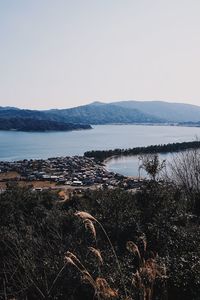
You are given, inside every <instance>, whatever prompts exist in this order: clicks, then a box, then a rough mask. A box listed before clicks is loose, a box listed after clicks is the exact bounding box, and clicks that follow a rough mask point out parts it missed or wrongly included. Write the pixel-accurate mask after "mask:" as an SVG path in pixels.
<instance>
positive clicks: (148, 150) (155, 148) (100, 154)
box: [84, 141, 200, 161]
mask: <svg viewBox="0 0 200 300" xmlns="http://www.w3.org/2000/svg"><path fill="white" fill-rule="evenodd" d="M199 148H200V142H199V141H192V142H183V143H169V144H163V145H151V146H147V147H136V148H129V149H114V150H92V151H87V152H85V153H84V155H85V156H86V157H94V158H95V159H97V160H98V161H104V160H105V159H106V158H109V157H112V156H128V155H141V154H154V153H170V152H171V153H172V152H179V151H184V150H187V149H199Z"/></svg>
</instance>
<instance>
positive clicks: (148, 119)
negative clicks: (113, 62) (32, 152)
mask: <svg viewBox="0 0 200 300" xmlns="http://www.w3.org/2000/svg"><path fill="white" fill-rule="evenodd" d="M23 120H24V121H23ZM25 120H26V122H25ZM38 120H40V122H37V121H38ZM8 121H9V123H8ZM6 122H7V129H16V130H21V129H20V126H17V125H16V126H15V124H18V125H19V124H21V125H22V127H23V130H26V126H28V127H29V130H32V129H33V130H37V124H38V128H40V129H39V130H43V129H44V130H45V128H47V129H46V130H51V129H50V128H54V129H53V130H59V127H60V128H63V130H65V129H64V128H65V125H66V124H68V125H69V127H68V128H70V126H71V128H72V124H77V125H80V127H81V126H82V128H81V129H85V128H83V127H84V126H83V125H88V124H94V125H95V124H134V123H137V124H140V123H148V124H151V123H157V124H158V123H187V122H188V123H190V125H191V124H193V123H194V124H195V123H196V124H198V122H200V107H199V106H195V105H191V104H184V103H169V102H164V101H132V100H130V101H118V102H112V103H103V102H93V103H90V104H87V105H83V106H78V107H74V108H67V109H50V110H45V111H44V110H43V111H41V110H29V109H19V108H15V107H0V129H4V128H5V127H6V125H5V123H6ZM34 122H35V125H34ZM11 127H12V128H11ZM13 127H14V128H13ZM15 127H16V128H15ZM66 128H67V127H66ZM76 128H78V126H76ZM76 128H75V129H76ZM86 128H87V127H86ZM72 129H73V128H72Z"/></svg>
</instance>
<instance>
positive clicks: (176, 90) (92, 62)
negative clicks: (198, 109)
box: [0, 0, 200, 109]
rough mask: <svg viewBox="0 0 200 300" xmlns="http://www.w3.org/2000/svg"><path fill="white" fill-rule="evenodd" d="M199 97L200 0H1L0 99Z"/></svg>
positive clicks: (28, 103)
mask: <svg viewBox="0 0 200 300" xmlns="http://www.w3.org/2000/svg"><path fill="white" fill-rule="evenodd" d="M130 99H134V100H167V101H170V102H186V103H191V104H199V105H200V0H157V1H156V0H70V1H69V0H0V105H2V106H5V105H9V106H18V107H26V108H40V109H44V108H50V107H71V106H78V105H81V104H85V103H89V102H92V101H97V100H98V101H104V102H110V101H114V100H130Z"/></svg>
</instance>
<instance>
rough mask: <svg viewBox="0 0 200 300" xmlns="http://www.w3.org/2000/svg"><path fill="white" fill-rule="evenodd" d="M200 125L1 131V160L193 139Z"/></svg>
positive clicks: (63, 154)
mask: <svg viewBox="0 0 200 300" xmlns="http://www.w3.org/2000/svg"><path fill="white" fill-rule="evenodd" d="M195 136H200V128H195V127H193V128H192V127H176V126H143V125H98V126H93V129H92V130H80V131H71V132H48V133H47V132H43V133H42V132H33V133H28V132H14V131H0V160H8V161H13V160H20V159H25V158H26V159H30V158H48V157H55V156H68V155H70V156H71V155H83V153H84V152H85V151H88V150H98V149H100V150H102V149H114V148H132V147H137V146H147V145H152V144H163V143H172V142H183V141H191V140H194V139H195Z"/></svg>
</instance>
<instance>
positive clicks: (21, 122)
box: [0, 117, 92, 131]
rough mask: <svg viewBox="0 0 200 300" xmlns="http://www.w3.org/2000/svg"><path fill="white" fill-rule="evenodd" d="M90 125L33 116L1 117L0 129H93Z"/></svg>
mask: <svg viewBox="0 0 200 300" xmlns="http://www.w3.org/2000/svg"><path fill="white" fill-rule="evenodd" d="M91 128H92V127H91V126H90V125H80V124H72V123H64V122H56V121H51V120H37V119H33V118H32V119H31V118H25V119H24V118H19V117H15V118H5V117H4V118H0V130H17V131H68V130H78V129H91Z"/></svg>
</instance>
